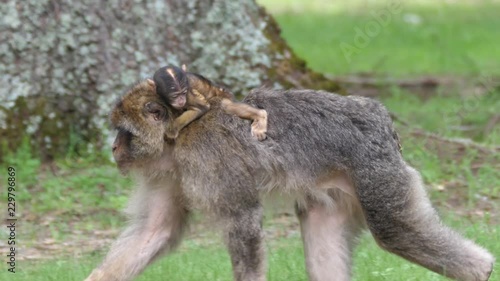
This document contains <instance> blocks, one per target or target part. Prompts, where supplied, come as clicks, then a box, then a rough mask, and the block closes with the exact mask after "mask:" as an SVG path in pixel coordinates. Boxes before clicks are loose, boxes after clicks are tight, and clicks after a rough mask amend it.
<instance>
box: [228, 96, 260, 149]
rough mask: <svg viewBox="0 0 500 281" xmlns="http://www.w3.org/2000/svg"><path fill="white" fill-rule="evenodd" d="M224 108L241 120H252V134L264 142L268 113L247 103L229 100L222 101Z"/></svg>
mask: <svg viewBox="0 0 500 281" xmlns="http://www.w3.org/2000/svg"><path fill="white" fill-rule="evenodd" d="M221 103H222V108H223V109H224V111H225V112H226V113H229V114H234V115H236V116H238V117H240V118H243V119H247V120H252V127H251V133H252V136H254V137H256V138H257V139H258V140H260V141H261V140H264V139H265V138H266V132H267V111H265V110H264V109H257V108H255V107H252V106H250V105H248V104H245V103H234V102H233V101H231V100H229V99H223V100H222V102H221Z"/></svg>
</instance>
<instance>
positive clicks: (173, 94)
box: [153, 66, 189, 110]
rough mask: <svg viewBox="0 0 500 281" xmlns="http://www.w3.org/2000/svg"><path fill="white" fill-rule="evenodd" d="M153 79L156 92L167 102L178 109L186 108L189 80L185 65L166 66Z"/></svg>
mask: <svg viewBox="0 0 500 281" xmlns="http://www.w3.org/2000/svg"><path fill="white" fill-rule="evenodd" d="M153 80H154V83H155V84H156V92H157V93H158V95H160V97H161V98H162V99H163V100H164V101H165V102H166V103H167V104H170V105H171V106H172V107H173V108H175V109H177V110H182V109H184V108H185V106H186V94H187V91H188V89H189V81H188V78H187V76H186V70H185V68H184V67H183V68H179V67H176V66H164V67H162V68H160V69H158V70H157V71H156V72H155V74H154V76H153Z"/></svg>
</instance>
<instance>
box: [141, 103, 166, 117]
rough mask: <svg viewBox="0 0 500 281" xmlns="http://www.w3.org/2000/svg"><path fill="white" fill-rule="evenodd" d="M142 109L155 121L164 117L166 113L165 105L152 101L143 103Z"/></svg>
mask: <svg viewBox="0 0 500 281" xmlns="http://www.w3.org/2000/svg"><path fill="white" fill-rule="evenodd" d="M144 111H145V112H146V113H147V114H148V115H150V116H152V117H153V118H154V120H156V121H159V120H163V119H164V118H165V115H166V114H167V111H166V109H165V107H163V106H162V105H161V104H159V103H157V102H152V101H151V102H148V103H146V104H145V105H144Z"/></svg>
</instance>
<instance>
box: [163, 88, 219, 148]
mask: <svg viewBox="0 0 500 281" xmlns="http://www.w3.org/2000/svg"><path fill="white" fill-rule="evenodd" d="M187 99H188V100H187V102H188V105H189V107H188V109H187V110H186V111H184V112H183V113H182V114H181V115H180V116H179V117H177V118H176V119H175V120H174V121H173V122H171V123H170V124H168V125H167V129H166V131H165V135H166V136H167V138H170V139H175V138H177V136H178V135H179V131H180V130H182V129H183V128H184V127H186V126H187V125H189V124H190V123H191V122H193V121H194V120H196V119H198V118H200V116H202V115H203V114H205V113H206V112H207V111H208V110H209V109H210V104H209V103H208V102H207V100H206V99H205V97H204V96H203V95H202V94H200V93H199V92H198V91H197V90H195V89H193V90H191V91H190V93H188V98H187Z"/></svg>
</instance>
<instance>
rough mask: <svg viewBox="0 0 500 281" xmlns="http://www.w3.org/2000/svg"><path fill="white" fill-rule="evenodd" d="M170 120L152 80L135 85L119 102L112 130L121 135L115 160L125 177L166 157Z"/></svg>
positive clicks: (115, 143) (116, 146) (113, 117)
mask: <svg viewBox="0 0 500 281" xmlns="http://www.w3.org/2000/svg"><path fill="white" fill-rule="evenodd" d="M169 116H170V114H169V111H168V109H167V107H166V106H165V103H164V102H163V101H162V100H161V98H160V97H159V96H158V95H157V94H156V87H155V83H154V82H153V80H151V79H147V80H144V81H142V82H140V83H138V84H137V85H135V86H134V87H133V88H132V89H131V90H129V91H128V92H127V93H126V94H125V95H124V96H123V97H122V98H121V99H120V100H119V101H118V102H117V104H116V105H115V107H114V108H113V110H112V112H111V123H112V126H113V127H114V128H115V129H116V130H117V131H118V134H117V136H116V139H115V141H114V143H113V157H114V158H115V161H116V163H117V165H118V168H119V169H120V171H121V172H122V173H127V172H128V171H129V169H130V168H135V167H137V166H140V165H141V163H144V162H146V161H150V160H151V159H152V158H155V157H159V156H160V155H161V154H162V152H163V148H164V144H165V141H164V134H165V122H167V119H168V117H169Z"/></svg>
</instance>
